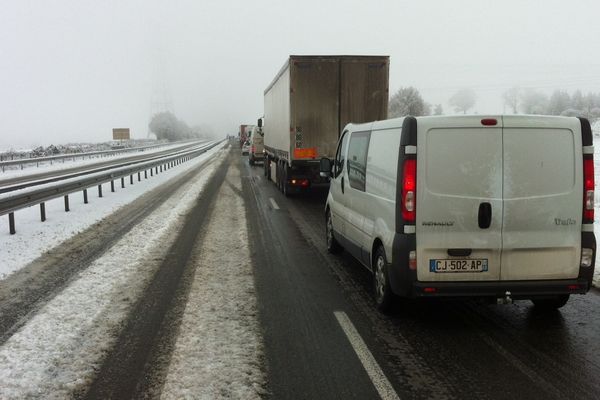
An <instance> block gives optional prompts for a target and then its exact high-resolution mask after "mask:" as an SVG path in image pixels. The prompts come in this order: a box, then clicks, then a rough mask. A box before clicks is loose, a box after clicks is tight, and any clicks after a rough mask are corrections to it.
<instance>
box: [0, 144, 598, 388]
mask: <svg viewBox="0 0 600 400" xmlns="http://www.w3.org/2000/svg"><path fill="white" fill-rule="evenodd" d="M176 169H177V168H174V169H172V170H170V171H169V172H168V173H169V174H171V175H169V176H166V175H165V177H164V178H163V179H164V180H163V181H162V182H160V183H156V184H154V185H155V186H153V187H152V188H147V190H145V191H142V188H141V187H140V188H139V189H138V190H140V191H142V193H144V194H143V195H142V196H139V193H138V198H137V199H129V200H128V201H127V202H124V203H123V204H121V205H119V206H118V207H117V206H116V205H114V204H113V205H111V206H110V207H106V211H105V212H106V213H107V214H106V216H105V217H103V218H102V219H100V220H98V219H92V218H91V217H90V218H89V219H86V218H87V217H86V218H83V217H82V219H86V221H88V222H87V224H88V225H85V226H84V225H82V226H81V227H79V228H77V233H76V234H75V235H74V236H73V237H72V238H70V239H67V240H66V241H62V243H57V245H56V246H55V247H54V248H53V249H51V250H49V251H48V252H47V253H45V254H44V256H43V257H41V258H39V259H37V260H36V261H34V262H33V263H31V264H29V265H28V266H27V267H25V268H22V269H18V268H15V271H13V272H12V273H10V274H9V275H8V276H7V277H6V278H5V279H4V280H2V281H0V316H1V317H2V318H0V398H1V399H20V398H34V399H63V398H90V399H91V398H163V399H180V398H189V399H192V398H202V399H214V398H227V399H254V398H273V399H288V398H289V399H296V398H307V399H313V398H314V399H323V398H344V399H345V398H359V399H377V398H382V399H398V398H401V399H421V398H422V399H430V398H438V399H460V398H478V399H514V398H528V399H562V398H581V399H588V398H589V399H594V398H598V395H599V394H600V341H598V337H600V321H598V319H596V318H593V315H595V313H596V310H597V309H598V308H599V307H600V294H599V292H598V291H597V290H593V291H591V292H590V293H588V294H587V295H586V296H574V298H573V299H572V300H571V301H570V302H569V304H568V305H567V306H565V307H564V308H563V309H561V310H560V311H559V312H556V313H549V314H544V313H539V312H536V311H535V310H534V309H533V307H532V306H531V305H530V304H529V303H528V302H517V303H515V304H513V305H509V306H497V305H485V304H480V303H477V302H470V301H455V302H428V303H419V302H406V303H403V304H402V307H399V308H398V309H396V310H395V311H394V312H392V313H391V314H390V315H387V316H384V315H382V314H380V313H378V312H377V311H376V310H375V308H374V304H373V299H372V297H371V287H370V286H371V280H370V277H369V275H368V273H367V272H366V271H365V269H364V268H362V267H361V266H359V265H357V263H356V261H354V260H352V259H351V258H350V257H349V256H348V255H346V254H342V255H340V256H332V255H330V254H328V253H327V252H326V249H325V247H324V241H323V231H324V226H323V201H324V196H325V193H323V192H316V193H314V194H312V195H309V196H296V197H292V198H285V197H284V196H283V195H282V194H281V193H279V192H278V191H277V189H276V188H275V186H274V185H273V184H272V183H270V182H267V181H266V180H265V178H264V177H263V176H262V169H261V168H260V167H254V168H252V167H250V166H248V164H247V162H246V159H245V158H242V157H240V156H239V149H237V148H235V147H234V148H232V149H231V150H230V151H229V150H227V149H224V150H215V151H213V152H212V153H211V154H209V155H207V156H206V157H205V158H203V159H199V160H197V161H196V163H195V164H194V165H189V166H187V167H185V169H180V170H179V171H176ZM124 193H125V192H123V193H121V195H123V194H124ZM113 201H114V199H113ZM101 203H102V202H101V201H98V207H101V206H100V205H101ZM96 217H97V216H96ZM90 221H92V222H90ZM37 225H41V224H39V223H37ZM63 240H64V239H63ZM34 242H35V240H34ZM23 251H24V250H23Z"/></svg>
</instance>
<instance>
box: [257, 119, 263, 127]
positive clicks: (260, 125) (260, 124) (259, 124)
mask: <svg viewBox="0 0 600 400" xmlns="http://www.w3.org/2000/svg"><path fill="white" fill-rule="evenodd" d="M256 125H258V127H259V128H262V118H259V119H258V121H256Z"/></svg>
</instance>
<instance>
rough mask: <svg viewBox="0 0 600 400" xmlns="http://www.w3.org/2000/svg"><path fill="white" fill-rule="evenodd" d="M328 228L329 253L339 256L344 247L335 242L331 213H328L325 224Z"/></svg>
mask: <svg viewBox="0 0 600 400" xmlns="http://www.w3.org/2000/svg"><path fill="white" fill-rule="evenodd" d="M325 227H326V235H327V236H326V238H327V251H328V252H330V253H331V254H337V253H339V252H340V251H342V246H340V244H339V243H338V241H337V240H335V236H333V221H332V220H331V211H327V221H326V222H325Z"/></svg>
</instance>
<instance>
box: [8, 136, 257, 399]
mask: <svg viewBox="0 0 600 400" xmlns="http://www.w3.org/2000/svg"><path fill="white" fill-rule="evenodd" d="M221 147H222V146H219V148H221ZM219 148H215V149H213V150H211V152H210V153H208V154H206V155H203V156H201V157H199V158H197V159H196V160H194V161H192V162H189V163H186V164H187V165H182V167H183V168H181V169H179V171H177V168H174V169H172V170H170V173H171V174H177V173H181V172H182V171H183V169H184V168H187V169H189V168H193V167H194V164H195V165H198V164H200V163H203V162H207V159H208V158H210V157H213V156H214V157H219V159H223V158H224V157H225V156H226V152H225V151H220V149H219ZM218 165H219V160H217V161H216V162H214V163H213V164H212V165H210V166H209V167H207V169H205V170H204V171H202V172H201V173H200V175H199V177H198V179H193V180H192V181H191V182H192V183H191V184H189V185H185V186H183V187H181V188H180V189H179V190H178V191H176V192H175V193H173V196H171V197H170V198H169V199H168V200H167V201H166V202H165V203H164V204H162V205H161V206H160V207H159V208H158V209H157V210H155V211H154V212H153V213H151V214H150V215H149V216H148V217H146V218H145V219H144V220H143V221H142V222H141V223H140V224H138V225H136V226H135V227H134V228H133V229H132V230H131V231H130V232H128V233H127V234H125V235H124V236H123V237H122V238H121V239H120V240H119V241H118V242H117V243H116V244H115V245H114V246H113V247H112V248H110V249H109V250H108V251H107V252H106V253H105V254H103V255H102V256H101V257H100V258H98V259H97V260H96V261H94V262H93V263H92V264H91V265H90V267H88V268H87V269H85V271H83V272H82V273H81V274H80V275H79V276H78V277H77V278H76V279H75V280H73V282H71V283H70V284H69V286H68V287H67V288H66V289H65V290H63V291H62V292H61V293H59V294H58V295H57V296H56V297H54V298H53V299H52V300H51V301H49V302H48V303H47V304H46V305H44V306H43V307H42V308H41V309H40V310H39V311H38V312H37V313H36V315H35V316H34V317H33V318H32V319H31V320H30V321H28V322H27V324H26V325H24V326H23V327H22V328H21V329H19V330H18V331H17V332H16V333H15V334H14V335H13V336H12V337H10V339H8V340H7V341H6V342H5V343H4V344H3V345H2V346H0V382H2V384H1V385H0V398H2V399H20V398H43V399H63V398H71V397H73V395H74V393H80V392H81V390H83V389H84V388H85V387H86V386H87V385H88V384H89V383H90V380H91V379H92V377H93V376H94V373H95V371H97V370H98V368H99V366H100V364H101V362H102V358H103V356H104V355H105V354H106V352H107V351H108V350H109V349H110V347H111V345H112V343H114V340H115V337H116V335H115V334H116V333H117V332H118V331H119V329H120V327H121V324H122V323H123V321H124V319H125V318H126V317H127V315H128V313H129V312H130V311H131V307H132V306H133V305H134V304H135V301H136V299H137V298H138V297H139V295H140V294H141V293H142V291H143V289H144V288H145V285H146V284H147V282H148V281H149V279H150V278H151V277H152V275H153V272H154V271H155V270H156V269H157V268H158V267H159V266H160V263H161V260H162V259H164V257H166V252H167V251H168V250H169V248H170V246H171V244H172V243H173V241H174V240H175V239H176V238H177V233H178V231H179V229H178V227H179V226H181V225H182V224H183V219H184V218H185V216H186V214H187V212H188V211H189V210H190V209H191V207H193V205H194V204H195V202H196V200H197V198H198V196H199V194H200V193H201V191H202V190H203V187H204V185H205V183H206V182H207V181H208V179H209V178H210V176H211V174H212V173H213V172H214V170H215V169H216V168H217V167H218ZM167 174H169V172H167V173H165V174H163V175H164V176H163V177H162V178H163V181H164V180H166V179H169V177H168V176H167ZM159 178H161V175H159ZM151 181H152V180H149V181H148V182H149V183H150V182H151ZM158 184H160V182H158V179H157V180H156V182H155V183H152V185H153V186H156V185H158ZM138 186H142V185H141V184H140V185H138ZM130 189H133V188H130ZM138 190H139V192H138V194H139V193H141V192H142V189H138ZM122 194H123V193H120V195H122ZM116 197H117V195H115V198H116ZM123 200H124V199H121V200H120V201H119V202H120V203H122V202H123ZM102 201H103V200H99V201H98V205H100V204H101V203H102ZM106 202H107V203H112V204H111V206H109V207H102V208H103V209H104V212H110V210H112V209H114V208H115V207H118V205H117V203H116V200H115V201H111V200H109V199H106ZM88 208H90V209H93V208H95V207H88ZM81 209H82V210H83V206H81ZM36 214H37V213H36ZM63 214H64V211H63ZM73 215H75V214H73ZM101 215H103V214H102V213H101V212H93V211H91V212H87V213H86V212H82V213H80V214H78V215H77V217H74V218H72V220H69V221H68V224H66V223H65V224H63V225H62V228H61V229H53V228H50V227H48V229H49V230H51V231H52V232H53V234H54V235H56V236H57V237H58V236H61V237H62V236H65V235H67V236H68V235H70V234H71V229H72V230H77V229H78V227H82V226H84V225H85V226H87V225H89V224H90V223H93V221H95V220H97V219H98V218H100V217H101ZM22 218H23V217H22ZM74 221H79V222H81V221H83V222H81V223H80V224H78V225H77V226H78V227H75V228H70V227H71V225H72V224H73V222H74ZM23 225H24V226H23V228H24V229H26V227H27V226H31V227H32V229H36V226H37V225H43V224H40V223H37V224H36V223H34V222H31V223H29V224H23ZM67 226H68V227H69V228H68V229H65V227H67ZM28 234H31V232H28ZM40 235H43V234H40ZM13 237H16V236H13ZM22 237H27V236H25V235H22ZM3 239H5V237H3ZM18 240H19V239H15V241H18ZM20 240H21V241H25V240H23V239H20ZM13 244H14V243H13ZM4 248H5V246H3V245H2V247H0V249H4ZM3 251H4V250H3ZM22 262H23V261H22ZM14 265H16V263H15V264H14ZM247 293H248V292H247V291H246V294H247ZM245 300H246V301H247V300H248V299H247V298H245ZM249 304H250V303H249ZM252 329H254V328H252ZM216 333H217V334H218V335H220V334H221V333H222V332H220V331H219V332H216ZM245 338H246V339H247V336H246V337H245ZM239 352H241V350H239ZM236 366H237V365H236ZM235 371H238V369H237V368H234V369H232V370H231V372H232V373H235ZM245 376H247V374H246V375H245ZM256 379H257V381H258V382H260V379H261V377H260V376H258V377H257V378H256Z"/></svg>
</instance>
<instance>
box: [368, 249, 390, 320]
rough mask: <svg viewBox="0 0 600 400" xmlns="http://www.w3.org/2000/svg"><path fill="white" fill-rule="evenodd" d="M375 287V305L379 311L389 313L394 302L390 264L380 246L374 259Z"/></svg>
mask: <svg viewBox="0 0 600 400" xmlns="http://www.w3.org/2000/svg"><path fill="white" fill-rule="evenodd" d="M373 286H374V288H375V303H376V305H377V309H378V310H379V311H382V312H385V311H389V310H390V308H391V307H392V303H393V301H394V297H395V296H394V294H393V293H392V288H391V287H390V278H389V275H388V262H387V257H386V256H385V250H384V249H383V246H379V247H378V248H377V250H376V251H375V256H374V258H373Z"/></svg>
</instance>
